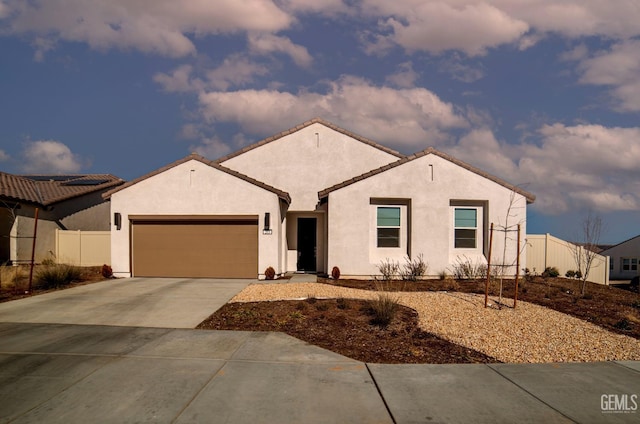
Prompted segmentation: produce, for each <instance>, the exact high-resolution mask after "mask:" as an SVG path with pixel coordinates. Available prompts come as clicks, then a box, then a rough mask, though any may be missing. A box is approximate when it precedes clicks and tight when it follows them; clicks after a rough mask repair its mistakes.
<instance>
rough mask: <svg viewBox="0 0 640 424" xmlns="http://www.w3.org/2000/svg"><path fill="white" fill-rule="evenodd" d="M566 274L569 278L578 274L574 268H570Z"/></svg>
mask: <svg viewBox="0 0 640 424" xmlns="http://www.w3.org/2000/svg"><path fill="white" fill-rule="evenodd" d="M564 276H565V277H567V278H574V277H575V276H576V272H575V271H572V270H569V271H567V272H566V273H565V274H564Z"/></svg>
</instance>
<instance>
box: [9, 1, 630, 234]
mask: <svg viewBox="0 0 640 424" xmlns="http://www.w3.org/2000/svg"><path fill="white" fill-rule="evenodd" d="M0 51H1V52H2V54H1V55H0V169H2V170H4V171H7V172H13V173H84V172H88V173H99V172H107V173H113V174H115V175H118V176H120V177H122V178H124V179H132V178H135V177H138V176H140V175H143V174H145V173H147V172H149V171H151V170H153V169H156V168H158V167H160V166H163V165H165V164H167V163H170V162H173V161H174V160H177V159H179V158H182V157H183V156H186V155H187V154H188V153H190V152H192V151H195V152H198V153H200V154H203V155H204V156H206V157H209V158H211V159H215V158H217V157H219V156H221V155H224V154H226V153H229V152H231V151H234V150H236V149H238V148H240V147H242V146H244V145H247V144H249V143H252V142H254V141H257V140H260V139H262V138H264V137H267V136H269V135H273V134H275V133H278V132H280V131H282V130H285V129H288V128H290V127H292V126H295V125H296V124H299V123H301V122H304V121H306V120H308V119H311V118H314V117H322V118H324V119H326V120H329V121H331V122H333V123H335V124H337V125H339V126H342V127H344V128H346V129H348V130H351V131H353V132H356V133H358V134H361V135H363V136H366V137H368V138H371V139H373V140H375V141H377V142H379V143H382V144H385V145H387V146H389V147H392V148H394V149H397V150H399V151H400V152H402V153H407V154H408V153H413V152H416V151H419V150H422V149H424V148H426V147H429V146H433V147H436V148H437V149H440V150H442V151H444V152H447V153H449V154H452V155H453V156H455V157H457V158H459V159H462V160H464V161H467V162H469V163H471V164H473V165H475V166H478V167H480V168H482V169H484V170H486V171H488V172H491V173H493V174H495V175H497V176H499V177H502V178H504V179H506V180H508V181H509V182H511V183H513V184H517V185H521V186H522V187H523V188H525V189H526V190H529V191H531V192H533V193H534V194H535V195H536V196H537V200H536V202H535V204H534V205H533V206H532V207H531V208H530V212H529V218H528V227H529V228H528V230H529V232H530V233H545V232H550V233H552V234H554V235H557V236H560V237H563V238H569V239H575V238H576V236H577V235H578V234H580V232H579V222H580V219H581V218H582V217H583V216H584V215H585V214H586V213H587V212H589V211H591V212H594V213H597V214H599V215H601V216H602V218H603V220H604V223H605V229H606V232H605V233H604V235H603V241H605V242H610V243H615V242H620V241H623V240H625V239H627V238H630V237H632V236H635V235H638V234H640V224H639V222H640V212H639V210H640V119H639V118H640V2H638V1H637V0H615V1H612V0H564V1H561V0H486V1H475V0H440V1H429V0H394V1H388V0H323V1H318V0H243V1H238V0H215V1H214V0H183V1H174V0H30V1H25V0H0Z"/></svg>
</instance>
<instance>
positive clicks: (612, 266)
mask: <svg viewBox="0 0 640 424" xmlns="http://www.w3.org/2000/svg"><path fill="white" fill-rule="evenodd" d="M600 254H601V255H604V256H609V275H610V278H611V279H612V280H630V279H632V278H633V277H635V276H637V275H640V268H639V265H640V235H638V236H635V237H633V238H630V239H629V240H626V241H623V242H622V243H620V244H616V245H615V246H612V247H609V248H608V249H606V250H603V251H602V252H600Z"/></svg>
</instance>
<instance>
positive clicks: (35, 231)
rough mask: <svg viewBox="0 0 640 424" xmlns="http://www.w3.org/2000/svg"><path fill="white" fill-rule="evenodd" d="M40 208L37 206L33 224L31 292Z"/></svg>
mask: <svg viewBox="0 0 640 424" xmlns="http://www.w3.org/2000/svg"><path fill="white" fill-rule="evenodd" d="M38 210H39V209H38V208H36V216H35V224H34V225H33V243H32V246H31V269H30V270H29V289H28V292H29V293H31V283H32V281H33V261H34V259H35V256H36V235H37V234H38Z"/></svg>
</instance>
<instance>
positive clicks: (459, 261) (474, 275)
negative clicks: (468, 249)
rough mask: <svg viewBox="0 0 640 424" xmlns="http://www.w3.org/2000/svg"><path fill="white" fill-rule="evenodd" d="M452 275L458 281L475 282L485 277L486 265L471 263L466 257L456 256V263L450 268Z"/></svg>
mask: <svg viewBox="0 0 640 424" xmlns="http://www.w3.org/2000/svg"><path fill="white" fill-rule="evenodd" d="M452 273H453V276H454V277H455V278H456V279H458V280H477V279H479V278H485V277H486V276H487V265H486V264H483V263H473V262H472V261H471V259H469V258H468V257H467V256H466V255H465V256H463V257H460V256H458V257H457V258H456V263H455V264H454V265H453V266H452Z"/></svg>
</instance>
